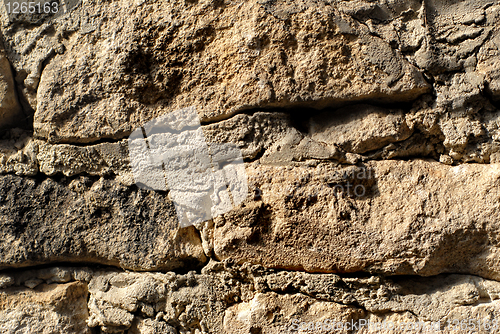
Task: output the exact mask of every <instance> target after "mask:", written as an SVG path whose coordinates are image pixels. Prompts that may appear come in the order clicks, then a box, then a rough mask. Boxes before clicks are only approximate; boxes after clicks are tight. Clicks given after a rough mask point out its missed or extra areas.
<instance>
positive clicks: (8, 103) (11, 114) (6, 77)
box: [0, 44, 26, 129]
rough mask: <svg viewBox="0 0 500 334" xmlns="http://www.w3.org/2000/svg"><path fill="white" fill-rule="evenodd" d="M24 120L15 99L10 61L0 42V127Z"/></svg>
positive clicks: (17, 123)
mask: <svg viewBox="0 0 500 334" xmlns="http://www.w3.org/2000/svg"><path fill="white" fill-rule="evenodd" d="M23 121H26V115H24V113H23V112H22V109H21V106H20V105H19V101H18V99H17V94H16V90H15V86H14V79H13V78H12V71H11V69H10V63H9V60H8V59H7V57H6V56H5V51H4V49H3V47H2V46H1V44H0V128H2V129H3V128H7V127H9V126H12V125H21V124H23V123H24V122H23Z"/></svg>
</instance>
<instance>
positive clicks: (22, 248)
mask: <svg viewBox="0 0 500 334" xmlns="http://www.w3.org/2000/svg"><path fill="white" fill-rule="evenodd" d="M0 201H1V203H0V217H1V219H0V226H1V228H0V231H1V232H0V233H1V239H2V243H1V244H0V254H1V255H0V267H2V268H6V267H21V266H30V265H37V264H43V263H52V262H61V261H68V262H89V263H102V264H108V265H115V266H119V267H122V268H127V269H134V270H155V269H157V270H160V269H161V270H170V269H176V268H183V267H185V266H187V267H190V266H191V267H193V266H197V265H200V264H202V263H203V262H204V261H205V260H206V257H205V254H204V252H203V248H202V245H201V240H200V236H199V234H198V233H197V232H196V230H195V229H194V228H193V227H190V228H186V229H180V230H179V229H178V226H177V225H178V224H177V218H176V214H175V211H174V208H173V204H172V202H171V201H170V200H168V198H167V196H166V195H165V194H158V193H154V192H150V191H145V190H140V189H131V188H127V187H124V186H122V185H120V184H118V183H117V182H115V181H113V180H112V179H105V178H100V179H92V178H89V177H77V178H73V179H65V178H62V179H60V180H59V181H56V180H54V179H50V178H48V179H44V180H39V179H27V178H20V177H17V176H11V175H6V176H2V177H0Z"/></svg>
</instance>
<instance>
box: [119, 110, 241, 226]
mask: <svg viewBox="0 0 500 334" xmlns="http://www.w3.org/2000/svg"><path fill="white" fill-rule="evenodd" d="M128 147H129V155H130V162H131V167H132V172H133V174H134V179H135V183H136V184H137V186H139V187H140V188H145V189H153V190H164V191H166V190H169V195H170V198H171V199H172V201H173V202H174V204H175V209H176V211H177V217H178V219H179V224H180V226H181V227H187V226H190V225H194V224H196V223H201V222H204V221H206V220H210V219H212V218H214V217H216V216H218V215H221V214H224V213H226V212H228V211H230V210H231V209H232V208H233V207H235V206H237V205H239V204H240V203H241V202H243V200H244V199H245V198H246V197H247V194H248V186H247V178H246V174H245V166H244V164H243V157H242V155H241V151H240V149H239V148H238V147H237V146H235V145H233V144H216V143H207V142H206V141H205V136H204V135H203V131H202V128H201V124H200V120H199V118H198V114H197V113H196V110H195V108H194V107H190V108H185V109H179V110H176V111H174V112H172V113H168V114H166V115H163V116H161V117H158V118H156V119H154V120H152V121H150V122H148V123H146V124H145V125H144V126H142V127H139V128H137V129H136V130H135V131H134V132H133V133H132V134H131V135H130V137H129V139H128Z"/></svg>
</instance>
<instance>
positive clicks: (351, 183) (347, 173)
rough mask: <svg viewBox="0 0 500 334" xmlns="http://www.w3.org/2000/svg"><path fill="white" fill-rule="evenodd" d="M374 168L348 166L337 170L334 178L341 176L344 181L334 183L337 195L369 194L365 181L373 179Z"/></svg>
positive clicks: (334, 190)
mask: <svg viewBox="0 0 500 334" xmlns="http://www.w3.org/2000/svg"><path fill="white" fill-rule="evenodd" d="M372 173H373V171H372V169H370V168H366V167H353V168H347V169H344V170H342V171H335V172H334V176H333V177H334V178H340V179H341V180H342V181H343V182H340V183H338V184H333V192H334V194H335V196H338V195H343V196H348V197H363V196H365V195H366V194H367V186H366V184H365V183H366V182H365V183H363V182H364V181H371V180H373V176H372Z"/></svg>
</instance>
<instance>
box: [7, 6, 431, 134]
mask: <svg viewBox="0 0 500 334" xmlns="http://www.w3.org/2000/svg"><path fill="white" fill-rule="evenodd" d="M2 25H3V27H2V28H3V29H4V30H5V31H6V33H5V40H6V46H7V49H8V50H9V52H10V55H11V60H12V63H13V65H14V68H16V70H17V71H19V72H20V75H19V76H18V80H19V81H22V83H23V86H24V87H25V89H24V92H25V97H26V99H27V100H28V101H29V102H30V104H31V107H32V108H33V109H34V110H36V112H35V122H34V127H35V135H36V136H39V137H43V138H45V139H48V140H49V141H51V142H92V141H96V140H99V139H102V138H120V137H123V136H124V135H125V134H127V133H130V132H131V131H132V130H134V129H135V128H136V127H137V126H139V125H141V124H143V123H145V122H146V121H148V120H149V119H151V118H153V117H155V116H158V115H160V114H162V113H165V112H168V111H173V110H175V109H178V108H181V107H183V106H188V105H194V106H196V108H197V109H198V111H199V113H200V116H201V119H202V120H203V121H209V120H214V119H221V118H225V117H227V115H231V114H234V113H236V112H239V111H241V110H244V109H249V108H256V107H271V106H286V105H294V104H304V103H306V104H307V105H310V106H315V107H325V106H327V105H331V104H339V103H342V102H346V101H352V100H363V99H376V100H384V101H397V100H406V101H407V100H411V99H414V98H415V97H417V96H418V95H420V94H422V93H424V92H426V91H429V85H428V84H427V83H426V82H425V80H424V79H423V76H422V74H421V73H420V72H419V71H418V70H417V69H416V68H415V67H414V66H412V65H411V64H409V63H408V62H407V61H406V60H405V59H404V57H402V55H401V54H400V53H399V52H397V51H396V50H393V49H392V48H391V47H390V45H389V44H388V43H387V42H385V41H384V40H383V39H381V38H379V37H375V36H372V35H371V34H370V31H369V30H368V29H367V27H365V26H364V25H361V24H359V23H358V22H357V21H356V20H354V19H352V18H351V17H349V16H348V15H345V14H342V13H340V12H338V10H336V9H335V6H334V5H332V4H329V3H328V2H325V3H316V4H315V5H314V6H311V4H309V3H307V2H304V3H300V2H299V3H297V4H293V3H290V4H284V3H282V4H277V5H273V4H272V3H259V2H258V1H236V2H227V3H224V2H212V1H202V2H184V1H175V2H149V1H148V2H146V1H144V2H141V3H136V2H130V1H113V2H109V3H108V2H101V1H84V2H82V3H81V5H80V6H79V7H78V8H76V9H74V10H73V12H72V13H71V15H68V16H62V17H60V18H58V19H57V20H53V21H51V22H50V23H49V22H45V23H43V24H36V25H33V26H32V27H31V28H30V29H29V34H30V36H31V38H30V39H27V38H21V37H20V34H24V35H25V34H27V33H28V31H27V30H26V29H19V28H18V26H16V25H15V24H14V23H12V22H10V21H9V20H7V18H5V17H4V19H3V20H2ZM146 27H147V29H146ZM27 49H29V51H24V50H27ZM20 53H21V55H19V54H20ZM43 62H46V63H47V64H46V66H44V67H43V72H42V71H41V67H42V66H43V65H42V63H43ZM318 78H319V80H318ZM65 87H71V89H69V90H68V89H65Z"/></svg>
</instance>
